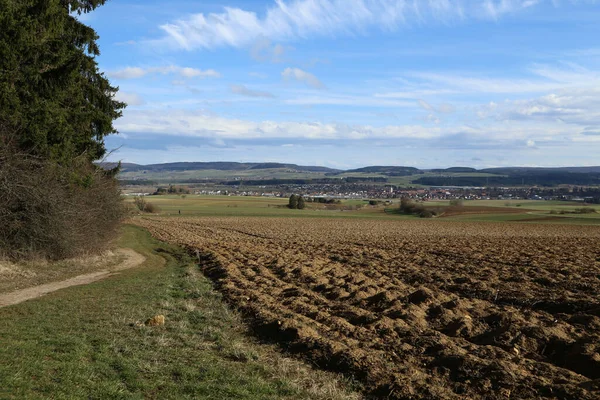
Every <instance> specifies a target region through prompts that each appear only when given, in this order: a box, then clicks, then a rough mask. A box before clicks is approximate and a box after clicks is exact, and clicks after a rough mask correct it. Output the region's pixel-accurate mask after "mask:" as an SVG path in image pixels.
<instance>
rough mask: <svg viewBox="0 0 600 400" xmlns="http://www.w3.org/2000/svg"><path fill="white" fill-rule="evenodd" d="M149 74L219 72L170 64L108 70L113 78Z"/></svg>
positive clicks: (210, 75)
mask: <svg viewBox="0 0 600 400" xmlns="http://www.w3.org/2000/svg"><path fill="white" fill-rule="evenodd" d="M151 74H161V75H167V74H177V75H180V76H181V77H184V78H196V77H200V78H219V77H221V74H220V73H218V72H217V71H215V70H213V69H207V70H201V69H196V68H189V67H178V66H175V65H170V66H166V67H150V68H140V67H126V68H123V69H120V70H117V71H111V72H108V76H109V77H111V78H115V79H138V78H142V77H144V76H146V75H151Z"/></svg>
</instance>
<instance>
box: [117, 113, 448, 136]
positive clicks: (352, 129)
mask: <svg viewBox="0 0 600 400" xmlns="http://www.w3.org/2000/svg"><path fill="white" fill-rule="evenodd" d="M116 127H117V129H118V130H119V131H121V132H125V133H126V132H145V133H148V134H151V133H155V134H165V135H176V136H191V137H210V138H221V139H269V138H271V139H273V138H286V139H315V140H321V139H367V138H434V137H438V136H440V135H442V134H443V132H442V131H441V130H440V129H439V128H433V129H432V128H429V127H423V126H419V125H398V126H395V125H389V126H383V127H373V126H369V125H346V124H336V123H320V122H294V121H288V122H276V121H261V122H254V121H247V120H241V119H229V118H224V117H221V116H218V115H214V114H212V113H206V112H202V111H188V110H167V109H165V110H161V111H157V110H143V111H140V110H131V111H129V112H127V113H126V114H125V115H124V116H123V117H122V118H120V119H118V120H117V121H116Z"/></svg>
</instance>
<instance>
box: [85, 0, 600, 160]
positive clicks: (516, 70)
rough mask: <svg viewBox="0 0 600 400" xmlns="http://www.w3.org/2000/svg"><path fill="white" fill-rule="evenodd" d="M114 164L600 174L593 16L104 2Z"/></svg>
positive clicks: (226, 0) (99, 24) (276, 1)
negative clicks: (591, 170)
mask: <svg viewBox="0 0 600 400" xmlns="http://www.w3.org/2000/svg"><path fill="white" fill-rule="evenodd" d="M79 18H80V19H81V20H82V21H83V22H85V23H86V24H88V25H90V26H92V27H93V28H94V29H96V31H97V32H98V34H99V36H100V39H99V41H98V42H99V45H100V49H101V55H100V56H99V57H97V61H98V64H99V68H100V70H101V71H103V72H104V73H105V74H106V76H108V77H109V79H110V81H111V82H112V83H113V84H114V85H116V86H118V87H119V88H120V90H119V92H118V94H117V96H116V97H117V99H119V100H121V101H124V102H126V103H127V104H128V107H127V109H126V110H125V111H124V112H123V116H122V117H121V118H120V119H118V120H117V121H115V127H116V128H117V129H118V131H119V134H118V135H111V136H109V137H107V139H106V145H107V147H108V148H109V149H110V150H111V153H110V155H109V157H108V159H109V160H111V161H117V160H121V161H124V162H134V163H139V164H152V163H164V162H176V161H238V162H285V163H296V164H301V165H322V166H328V167H333V168H341V169H348V168H357V167H362V166H367V165H406V166H414V167H418V168H444V167H451V166H471V167H476V168H486V167H497V166H542V167H551V166H584V165H600V156H599V154H600V23H598V21H600V0H596V1H594V0H478V1H475V0H221V1H217V0H203V1H193V0H187V1H186V0H171V1H164V0H162V1H158V0H144V1H134V0H109V1H107V2H106V4H105V5H104V6H102V7H100V8H98V9H96V10H95V11H93V12H92V13H90V14H85V15H82V16H81V17H79Z"/></svg>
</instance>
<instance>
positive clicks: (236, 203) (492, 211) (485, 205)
mask: <svg viewBox="0 0 600 400" xmlns="http://www.w3.org/2000/svg"><path fill="white" fill-rule="evenodd" d="M146 199H147V201H149V202H151V203H153V204H155V205H156V206H157V207H158V208H159V210H160V211H159V212H158V214H159V215H163V216H179V215H181V216H188V217H189V216H240V217H241V216H257V217H259V216H260V217H268V216H273V217H318V218H322V217H327V218H378V219H407V218H408V219H412V218H416V217H414V216H405V215H400V214H397V213H395V211H396V210H397V208H398V206H399V204H398V203H399V200H398V199H394V200H392V203H391V204H380V205H377V206H370V205H369V203H368V200H360V199H348V200H342V201H341V204H339V205H335V206H329V205H328V206H326V205H323V204H319V203H306V206H307V208H306V209H305V210H290V209H288V208H286V205H287V204H288V199H287V198H280V197H252V196H204V195H185V196H178V195H166V196H148V197H146ZM127 202H129V203H132V202H133V197H132V196H129V197H128V198H127ZM423 204H424V205H425V206H426V207H427V208H430V209H435V210H438V211H440V210H441V212H446V214H447V215H443V216H442V217H441V218H443V219H452V220H457V221H470V220H475V221H492V222H500V221H505V222H510V221H514V222H522V223H545V224H546V223H560V224H600V206H599V205H596V206H595V207H594V205H590V206H587V207H590V208H595V209H597V212H596V213H590V214H571V213H569V212H573V211H575V210H577V209H578V208H581V207H584V205H583V204H581V203H577V202H566V201H543V200H539V201H538V200H467V201H464V202H463V204H464V205H463V206H461V207H451V203H450V201H449V200H446V201H427V202H424V203H423ZM450 211H451V212H450ZM561 211H563V212H566V213H564V214H560V213H559V212H561ZM180 212H181V214H180Z"/></svg>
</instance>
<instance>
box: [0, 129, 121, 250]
mask: <svg viewBox="0 0 600 400" xmlns="http://www.w3.org/2000/svg"><path fill="white" fill-rule="evenodd" d="M123 215H124V207H123V203H122V201H121V196H120V191H119V187H118V183H117V182H116V180H115V179H114V178H112V177H111V176H109V175H107V173H106V172H105V171H103V170H100V169H99V168H97V167H95V166H94V165H90V164H89V162H87V161H85V160H84V159H83V158H82V160H81V161H80V162H79V161H77V160H76V161H75V163H74V164H73V165H71V166H70V167H69V168H66V167H63V166H60V165H58V164H57V163H53V162H50V161H46V160H43V159H41V158H37V157H34V156H31V155H28V154H24V153H20V152H17V151H15V147H14V146H11V145H10V144H8V143H7V142H6V141H1V142H0V251H1V252H2V253H4V254H5V255H7V256H9V257H10V258H13V259H14V258H32V257H33V258H40V257H41V258H48V259H61V258H66V257H74V256H78V255H82V254H88V253H95V252H98V251H101V250H103V249H105V248H106V246H107V245H108V244H109V242H110V241H111V240H112V239H113V238H114V237H115V235H116V232H117V228H118V226H119V223H120V220H121V218H122V217H123Z"/></svg>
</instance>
